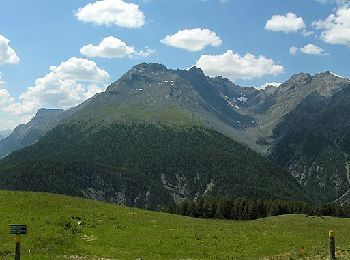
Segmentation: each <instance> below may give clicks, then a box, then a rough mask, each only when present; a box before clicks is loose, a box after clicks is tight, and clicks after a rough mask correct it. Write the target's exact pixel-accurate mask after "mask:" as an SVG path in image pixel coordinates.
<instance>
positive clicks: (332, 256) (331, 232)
mask: <svg viewBox="0 0 350 260" xmlns="http://www.w3.org/2000/svg"><path fill="white" fill-rule="evenodd" d="M329 259H335V232H334V230H329Z"/></svg>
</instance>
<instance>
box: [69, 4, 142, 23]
mask: <svg viewBox="0 0 350 260" xmlns="http://www.w3.org/2000/svg"><path fill="white" fill-rule="evenodd" d="M75 16H76V17H77V18H78V20H80V21H83V22H90V23H94V24H97V25H106V26H111V25H116V26H119V27H127V28H140V27H141V26H142V25H143V24H144V23H145V15H144V14H143V12H142V11H141V10H140V9H139V6H138V5H137V4H133V3H126V2H124V1H122V0H101V1H96V2H95V3H90V4H87V5H86V6H84V7H82V8H80V9H79V10H78V11H77V12H76V13H75Z"/></svg>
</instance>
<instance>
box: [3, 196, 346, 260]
mask: <svg viewBox="0 0 350 260" xmlns="http://www.w3.org/2000/svg"><path fill="white" fill-rule="evenodd" d="M9 224H27V225H28V234H27V235H23V236H21V242H22V243H21V246H22V259H24V260H26V259H35V260H39V259H96V260H97V259H328V230H329V229H335V230H336V242H337V254H338V256H339V259H349V258H350V236H349V234H350V219H339V218H331V217H324V218H322V217H307V216H305V215H286V216H279V217H269V218H265V219H259V220H255V221H226V220H206V219H193V218H188V217H182V216H176V215H170V214H165V213H157V212H149V211H143V210H140V209H134V208H127V207H122V206H116V205H111V204H106V203H101V202H95V201H89V200H84V199H79V198H71V197H66V196H61V195H53V194H42V193H28V192H7V191H1V192H0V259H13V258H14V246H15V237H14V236H13V235H10V234H9V227H8V225H9Z"/></svg>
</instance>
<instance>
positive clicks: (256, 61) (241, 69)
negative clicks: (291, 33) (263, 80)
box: [196, 50, 284, 81]
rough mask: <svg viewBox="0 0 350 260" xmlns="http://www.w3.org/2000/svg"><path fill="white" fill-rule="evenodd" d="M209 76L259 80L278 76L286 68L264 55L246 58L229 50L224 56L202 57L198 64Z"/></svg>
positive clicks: (249, 55)
mask: <svg viewBox="0 0 350 260" xmlns="http://www.w3.org/2000/svg"><path fill="white" fill-rule="evenodd" d="M196 67H199V68H201V69H202V70H203V71H204V72H205V73H206V74H207V75H209V76H212V77H215V76H223V77H226V78H229V79H230V80H233V81H234V80H237V79H252V78H259V77H262V76H264V75H278V74H280V73H283V71H284V68H283V66H281V65H277V64H276V63H275V62H274V61H273V60H271V59H268V58H266V57H264V56H262V55H260V56H254V55H253V54H250V53H247V54H246V55H244V56H240V55H239V54H237V53H235V52H233V51H232V50H228V51H227V52H226V53H224V54H222V55H202V56H201V57H200V58H199V60H198V61H197V63H196Z"/></svg>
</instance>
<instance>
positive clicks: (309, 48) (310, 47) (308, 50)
mask: <svg viewBox="0 0 350 260" xmlns="http://www.w3.org/2000/svg"><path fill="white" fill-rule="evenodd" d="M299 51H300V52H301V53H304V54H307V55H324V56H326V55H328V53H326V52H325V51H324V49H322V48H321V47H318V46H317V45H315V44H311V43H309V44H306V45H305V46H304V47H301V48H297V47H295V46H292V47H290V49H289V53H290V54H291V55H293V56H295V55H296V54H297V53H298V52H299Z"/></svg>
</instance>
